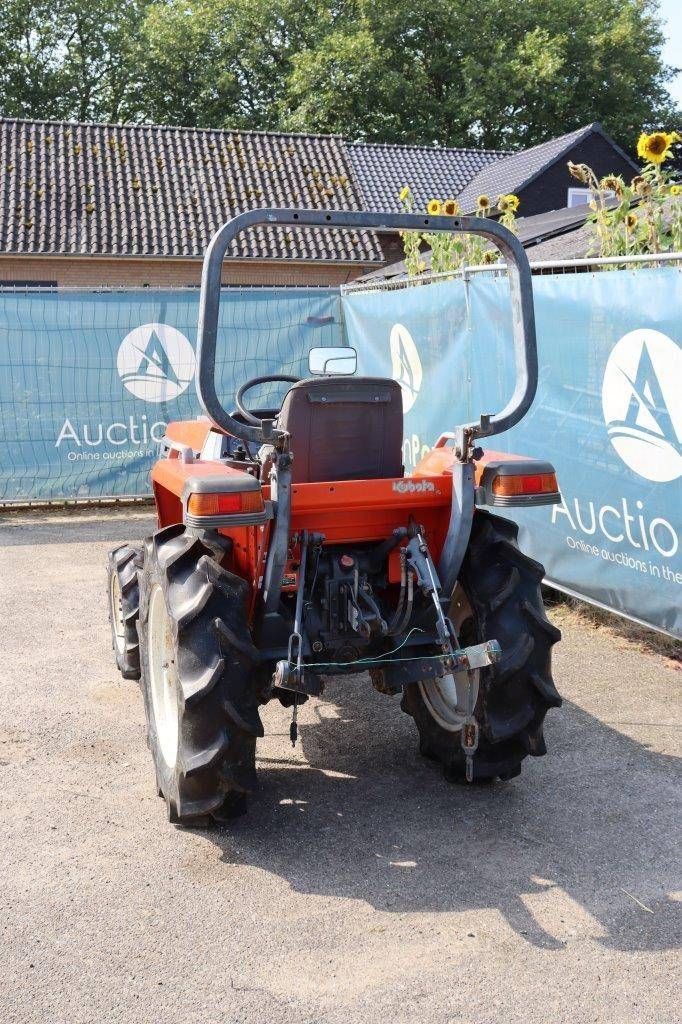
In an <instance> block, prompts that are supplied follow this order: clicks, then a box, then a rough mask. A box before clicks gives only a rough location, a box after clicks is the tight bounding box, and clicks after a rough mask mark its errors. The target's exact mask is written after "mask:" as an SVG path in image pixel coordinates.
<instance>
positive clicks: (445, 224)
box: [197, 208, 538, 442]
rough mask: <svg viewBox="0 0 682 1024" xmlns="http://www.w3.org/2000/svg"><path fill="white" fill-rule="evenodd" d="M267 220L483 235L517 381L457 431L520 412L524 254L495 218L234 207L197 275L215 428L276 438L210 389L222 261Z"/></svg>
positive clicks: (504, 424) (527, 368)
mask: <svg viewBox="0 0 682 1024" xmlns="http://www.w3.org/2000/svg"><path fill="white" fill-rule="evenodd" d="M257 224H272V225H282V224H287V225H291V226H300V227H315V228H347V229H354V230H367V231H423V230H424V229H425V228H427V229H428V230H429V231H453V232H460V233H469V234H472V235H482V236H483V237H484V238H487V239H489V241H491V242H493V243H494V244H495V245H496V246H497V248H498V249H499V250H500V252H501V253H502V255H503V256H504V257H505V259H506V261H507V269H508V273H509V284H510V290H511V304H512V329H513V342H514V362H515V368H516V385H515V388H514V393H513V394H512V396H511V398H510V399H509V401H508V403H507V404H506V406H505V407H504V409H502V411H501V412H499V413H495V414H494V415H491V416H487V415H486V416H481V419H480V421H479V422H474V423H468V424H464V425H463V426H462V427H460V428H459V429H460V430H463V431H465V432H466V433H467V434H468V436H469V438H471V439H473V438H476V437H483V436H489V435H491V434H501V433H502V432H503V431H505V430H509V429H510V427H513V426H514V425H515V424H516V423H518V422H519V420H520V419H522V418H523V416H525V414H526V412H527V411H528V409H529V408H530V405H531V403H532V401H533V399H534V397H535V392H536V390H537V384H538V358H537V347H536V340H535V314H534V310H533V286H532V278H531V272H530V265H529V263H528V257H527V256H526V253H525V251H524V249H523V246H522V245H521V243H520V242H519V240H518V238H517V237H516V236H515V235H513V234H512V232H511V231H509V230H508V229H507V228H505V227H503V226H502V225H501V224H498V223H497V222H496V221H493V220H487V219H486V218H483V217H430V216H427V215H425V214H417V213H381V212H367V213H365V212H347V211H336V210H334V211H331V210H330V211H326V210H294V209H275V208H273V209H267V208H266V209H258V210H248V211H247V212H246V213H240V214H239V215H238V216H237V217H234V218H233V219H232V220H231V221H229V222H228V223H227V224H224V225H223V226H222V227H221V228H219V229H218V231H216V233H215V235H214V236H213V238H212V239H211V241H210V243H209V246H208V249H207V250H206V255H205V256H204V265H203V270H202V274H201V295H200V298H199V334H198V342H197V363H198V369H197V392H198V395H199V401H200V402H201V405H202V407H203V409H204V411H205V413H206V415H207V416H208V417H209V419H211V420H212V421H213V423H214V424H215V426H216V427H218V428H219V429H220V430H224V431H227V433H229V434H231V435H232V436H234V437H239V438H241V439H242V440H244V441H254V442H259V441H263V440H265V439H276V438H277V437H278V436H279V434H280V432H279V431H278V430H277V429H276V428H275V429H273V427H272V425H271V424H270V422H269V421H268V422H266V423H265V424H264V427H255V426H250V425H248V424H245V423H240V422H239V421H238V420H235V419H234V417H233V416H230V414H229V413H228V412H227V410H226V409H225V408H224V407H223V405H222V404H221V402H220V399H219V398H218V395H217V394H216V386H215V361H216V344H217V339H218V312H219V309H220V285H221V276H222V266H223V260H224V259H225V253H226V252H227V249H228V246H229V245H230V243H231V242H232V241H233V240H234V239H235V238H236V237H237V235H238V234H239V233H240V232H241V231H243V230H244V229H245V228H249V227H253V226H254V225H257Z"/></svg>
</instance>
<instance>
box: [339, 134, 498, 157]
mask: <svg viewBox="0 0 682 1024" xmlns="http://www.w3.org/2000/svg"><path fill="white" fill-rule="evenodd" d="M341 138H343V136H341ZM343 141H344V144H345V145H346V146H347V147H349V148H350V147H351V146H367V147H369V146H374V147H376V148H381V149H421V150H427V151H428V152H430V153H495V154H503V155H504V156H511V155H512V154H513V153H514V152H516V151H515V150H513V149H485V148H484V149H476V148H475V147H473V146H429V145H427V144H426V143H422V142H367V141H362V140H360V141H357V142H349V141H348V140H347V139H344V140H343Z"/></svg>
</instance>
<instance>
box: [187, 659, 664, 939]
mask: <svg viewBox="0 0 682 1024" xmlns="http://www.w3.org/2000/svg"><path fill="white" fill-rule="evenodd" d="M368 687H369V684H368V682H367V681H366V678H365V677H362V676H358V677H354V678H352V679H346V680H345V681H343V680H334V681H330V682H329V684H328V690H327V694H326V698H327V701H328V703H327V702H326V703H324V704H317V705H316V706H315V707H314V708H312V709H311V712H312V713H313V714H314V717H315V721H314V723H311V724H307V725H306V724H303V725H302V727H301V742H302V745H303V751H304V753H305V756H306V758H307V760H308V765H304V764H303V765H302V764H301V763H300V762H297V761H294V760H288V759H287V758H286V756H285V757H284V758H283V759H281V760H280V759H278V758H275V757H272V758H268V757H261V758H259V771H260V780H261V791H260V795H259V797H258V798H257V799H256V800H255V801H254V802H253V803H252V805H251V810H250V813H249V815H248V816H247V817H245V818H242V819H239V820H238V821H237V822H235V823H233V825H232V826H231V827H230V828H229V829H220V830H214V831H212V832H209V833H205V834H207V835H208V837H209V838H210V839H211V840H212V841H213V842H214V843H216V844H217V845H218V846H219V848H220V850H221V853H222V858H223V860H224V861H225V862H227V863H243V864H250V865H254V866H257V867H260V868H263V869H265V870H267V871H270V872H274V873H276V874H278V875H280V876H281V877H282V878H284V879H286V880H287V881H288V882H289V883H290V884H291V885H292V887H293V888H294V889H296V890H298V891H301V892H305V893H320V894H325V895H338V896H344V897H351V898H355V899H358V900H365V901H367V902H368V903H369V904H371V905H372V906H373V907H375V908H377V909H379V910H382V911H389V912H391V911H393V912H410V911H464V910H469V909H478V908H494V909H497V910H498V911H499V912H500V913H501V914H502V915H503V916H504V917H505V919H506V920H507V922H508V923H509V925H510V926H511V927H512V928H513V929H514V930H515V931H516V932H517V933H518V934H520V935H522V936H524V937H525V939H526V941H528V942H530V943H532V944H533V945H535V946H537V947H540V948H545V949H561V948H562V946H563V942H561V941H559V940H557V939H556V938H555V937H553V936H552V934H550V933H549V932H547V931H545V930H543V928H542V927H541V926H540V925H539V924H538V921H537V920H536V917H535V916H534V915H533V914H532V913H531V912H530V910H529V908H528V906H527V901H529V902H532V897H533V894H538V893H547V891H548V890H550V889H553V888H559V889H560V890H562V891H563V892H564V893H565V894H567V895H568V897H570V899H571V900H572V901H574V903H577V904H578V905H579V908H581V912H582V911H586V912H587V913H589V914H590V915H591V916H592V917H593V918H594V919H595V921H596V924H595V927H594V930H595V931H596V933H597V937H598V940H599V941H601V943H602V944H603V945H604V946H606V947H609V948H614V949H626V950H640V949H654V950H655V949H667V948H674V946H675V943H676V936H678V937H679V923H680V922H679V918H678V919H677V922H676V920H675V918H676V911H677V910H679V908H680V904H679V903H675V902H674V901H672V900H670V899H668V898H667V896H666V891H667V889H668V888H670V887H671V883H670V871H671V869H672V865H674V863H675V856H676V855H675V846H676V840H675V836H676V824H675V822H676V814H675V811H676V808H675V794H676V789H677V787H676V785H675V780H676V777H677V778H678V779H679V774H678V769H679V762H678V761H677V759H676V758H674V757H671V756H667V755H661V754H657V753H654V752H653V751H651V750H650V749H648V748H647V747H646V746H643V745H641V744H639V743H637V742H635V741H633V740H632V739H629V738H628V737H626V736H624V735H623V734H621V733H619V732H617V731H615V730H614V729H611V728H609V727H608V726H605V725H604V724H603V723H601V722H600V721H599V720H597V719H595V718H594V717H592V716H590V715H588V714H586V713H585V712H584V711H583V710H581V709H580V708H579V707H577V706H576V705H573V704H570V703H567V702H566V703H564V707H563V709H562V710H561V711H560V712H554V713H553V717H552V720H551V722H550V723H549V725H548V728H547V733H548V741H549V747H550V755H549V756H548V757H546V758H542V759H539V760H533V761H526V762H525V764H524V771H523V773H522V776H521V778H519V779H516V780H514V781H513V782H511V783H507V784H502V783H498V784H496V785H493V786H489V787H485V788H482V787H481V788H479V787H469V786H458V785H449V784H447V783H446V782H445V781H444V779H443V777H442V775H441V773H440V770H439V769H438V768H437V767H436V766H434V765H432V764H431V763H430V762H427V761H424V760H423V759H422V758H421V757H419V755H418V754H417V753H416V743H415V735H413V729H412V722H411V720H410V719H408V718H406V716H404V715H402V714H401V713H400V711H399V710H398V707H397V701H395V702H392V701H390V700H389V699H388V698H385V697H381V696H379V695H378V694H375V693H374V692H373V691H371V689H370V690H369V692H368ZM268 713H269V712H268V711H267V710H266V712H265V716H266V718H267V717H268ZM277 719H278V726H277V727H278V728H280V729H281V728H282V727H283V719H282V715H281V713H280V714H277ZM266 728H267V726H266ZM652 889H653V890H654V891H656V892H659V893H660V898H659V899H657V900H653V901H652V900H651V897H650V896H649V897H647V898H645V897H643V896H642V897H641V900H642V902H643V903H644V904H645V906H646V907H648V908H649V911H653V913H650V912H648V911H647V910H645V909H643V908H642V907H641V906H640V905H639V904H638V903H637V902H636V899H635V898H639V897H638V896H637V894H638V892H639V893H640V894H642V893H644V892H648V893H651V891H652ZM624 890H626V891H627V892H624ZM633 897H635V898H633ZM600 932H601V935H599V933H600Z"/></svg>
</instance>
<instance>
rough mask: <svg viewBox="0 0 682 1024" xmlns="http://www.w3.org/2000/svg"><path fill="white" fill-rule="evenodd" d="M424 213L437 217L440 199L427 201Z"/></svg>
mask: <svg viewBox="0 0 682 1024" xmlns="http://www.w3.org/2000/svg"><path fill="white" fill-rule="evenodd" d="M426 212H427V213H430V214H431V216H432V217H437V216H438V214H439V213H440V199H429V202H428V206H427V207H426Z"/></svg>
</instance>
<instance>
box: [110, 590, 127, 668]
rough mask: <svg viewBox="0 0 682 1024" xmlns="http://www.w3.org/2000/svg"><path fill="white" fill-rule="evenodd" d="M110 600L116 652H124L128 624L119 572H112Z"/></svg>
mask: <svg viewBox="0 0 682 1024" xmlns="http://www.w3.org/2000/svg"><path fill="white" fill-rule="evenodd" d="M109 600H110V602H111V625H112V628H113V631H114V643H115V644H116V653H117V654H124V653H125V649H126V624H125V620H124V618H123V594H122V593H121V583H120V580H119V578H118V573H117V572H112V574H111V584H110V589H109Z"/></svg>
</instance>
